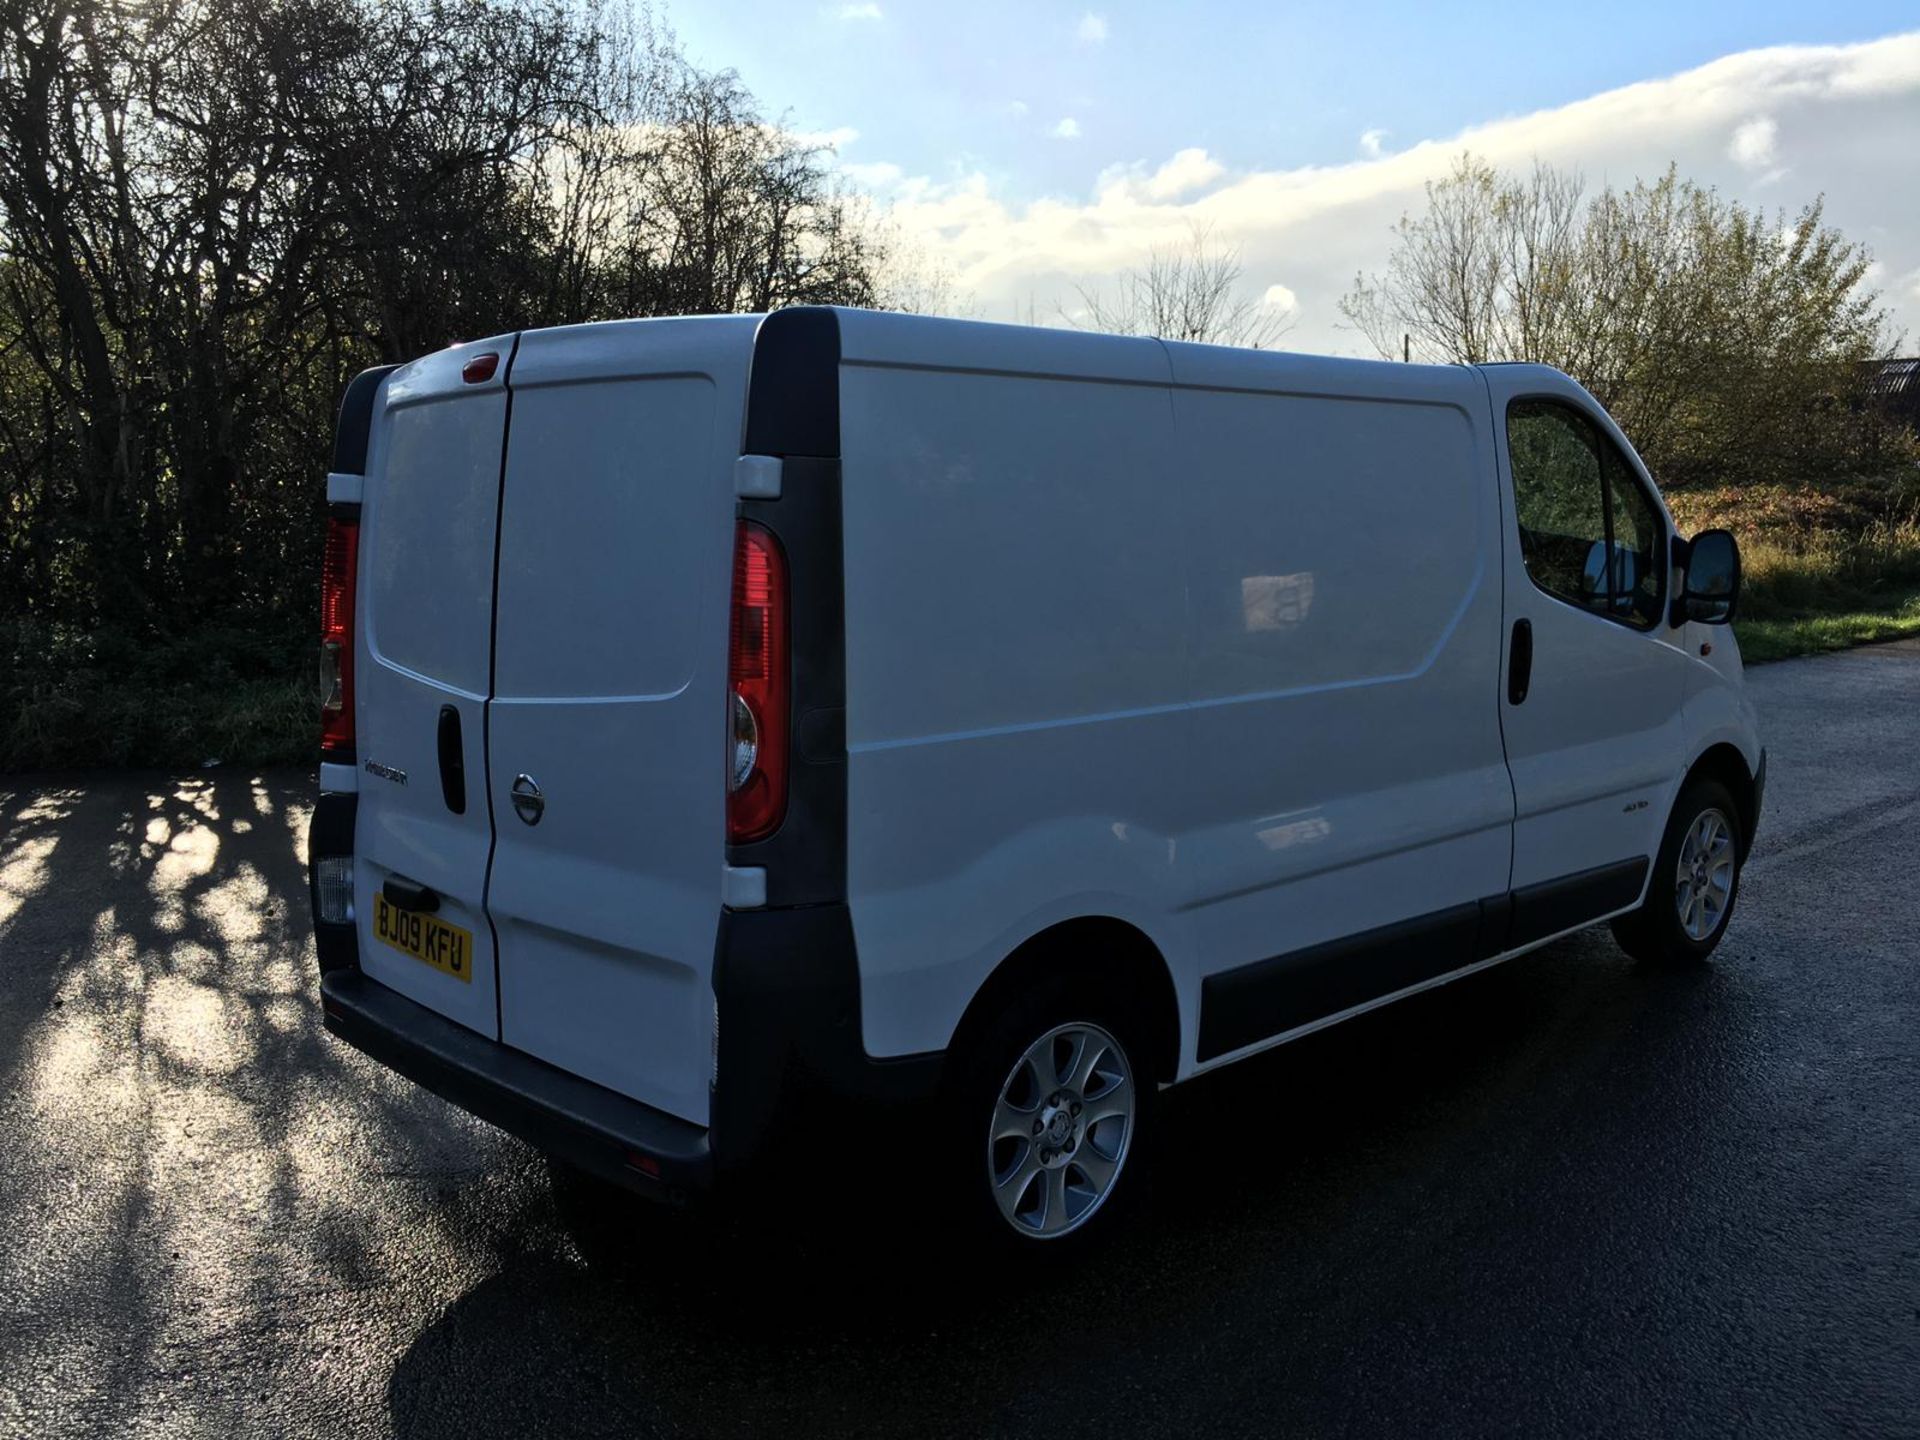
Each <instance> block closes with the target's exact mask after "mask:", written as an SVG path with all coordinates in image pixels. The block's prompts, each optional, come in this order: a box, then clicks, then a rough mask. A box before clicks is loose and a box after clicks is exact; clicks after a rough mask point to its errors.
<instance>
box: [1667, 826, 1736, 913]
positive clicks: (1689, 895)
mask: <svg viewBox="0 0 1920 1440" xmlns="http://www.w3.org/2000/svg"><path fill="white" fill-rule="evenodd" d="M1737 858H1738V857H1737V856H1736V854H1735V848H1734V842H1733V826H1732V824H1731V823H1730V822H1729V821H1728V819H1727V817H1726V816H1725V815H1723V814H1722V813H1721V812H1720V811H1719V810H1717V809H1711V808H1710V809H1706V810H1702V811H1701V812H1700V813H1699V815H1697V816H1695V817H1694V821H1693V824H1692V825H1690V826H1688V827H1687V838H1686V839H1685V840H1683V841H1682V842H1681V844H1680V860H1679V864H1678V865H1677V866H1676V867H1675V872H1674V886H1673V903H1674V909H1675V910H1676V911H1677V912H1678V913H1679V920H1680V928H1681V929H1682V930H1684V931H1685V932H1686V934H1687V938H1688V939H1690V940H1694V941H1704V940H1708V939H1711V938H1712V936H1713V935H1714V933H1715V932H1716V931H1718V930H1719V928H1720V925H1721V922H1722V921H1724V920H1725V919H1726V916H1727V906H1728V905H1729V904H1731V903H1732V901H1733V882H1734V872H1735V865H1736V862H1737Z"/></svg>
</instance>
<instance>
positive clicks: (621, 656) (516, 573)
mask: <svg viewBox="0 0 1920 1440" xmlns="http://www.w3.org/2000/svg"><path fill="white" fill-rule="evenodd" d="M755 323H756V322H755V320H754V319H753V318H751V317H741V318H737V319H736V318H731V317H729V318H724V319H722V318H703V319H696V320H642V321H622V322H615V323H610V324H604V325H590V326H580V327H574V328H570V329H565V330H555V331H546V332H529V333H527V334H525V335H523V336H522V337H521V341H520V348H519V351H518V354H517V355H516V356H515V359H514V365H513V373H512V376H511V386H512V392H513V423H512V427H511V430H512V433H511V435H510V436H509V438H508V442H507V465H506V482H505V489H504V491H503V494H502V499H501V517H502V518H501V532H500V561H499V586H498V604H499V611H498V615H499V620H498V627H497V637H496V649H495V670H494V700H493V702H492V706H491V710H490V716H489V727H490V735H489V742H488V743H489V753H490V766H489V773H490V776H491V780H490V784H491V791H492V793H491V799H492V806H493V814H494V823H495V826H496V830H497V838H496V843H495V850H494V858H493V878H492V881H491V884H490V886H489V889H488V908H489V913H490V914H491V916H492V919H493V923H494V926H495V929H496V933H497V935H498V937H499V945H500V1004H501V1038H502V1039H503V1040H504V1041H505V1042H506V1043H507V1044H508V1045H511V1046H513V1047H514V1048H516V1049H519V1050H523V1051H525V1052H527V1053H529V1054H531V1055H535V1056H537V1057H539V1058H540V1059H543V1060H546V1061H549V1062H550V1063H552V1064H554V1065H557V1066H559V1067H561V1068H562V1069H565V1070H568V1071H571V1072H573V1073H574V1074H577V1075H580V1076H583V1077H585V1078H586V1079H589V1080H592V1081H595V1082H597V1083H599V1084H601V1085H605V1086H607V1087H609V1088H610V1089H613V1090H617V1091H619V1092H620V1093H621V1094H623V1095H628V1096H631V1097H632V1098H634V1099H636V1100H639V1101H642V1102H643V1103H645V1104H648V1105H652V1106H654V1107H656V1108H658V1109H661V1110H665V1111H667V1112H668V1113H670V1114H673V1115H677V1116H680V1117H681V1118H683V1119H686V1120H690V1121H693V1122H695V1123H700V1124H704V1123H706V1122H707V1118H708V1115H707V1112H708V1089H709V1085H710V1082H711V1078H712V1074H713V1055H714V1048H713V1047H714V998H713V987H712V978H711V977H712V965H713V949H714V939H715V933H716V928H717V925H718V922H719V915H720V908H721V872H722V868H723V866H724V864H725V858H726V851H725V823H726V816H725V804H726V772H725V758H724V757H725V744H726V718H727V706H726V665H727V616H728V603H729V594H730V583H731V573H732V555H733V525H734V495H733V468H734V462H735V460H736V459H737V458H738V455H739V450H740V434H741V421H742V411H743V406H744V400H745V393H746V375H747V364H748V360H749V357H750V355H751V351H752V344H753V333H754V325H755ZM516 786H517V788H518V793H517V794H516Z"/></svg>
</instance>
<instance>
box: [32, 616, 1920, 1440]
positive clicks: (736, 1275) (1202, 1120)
mask: <svg viewBox="0 0 1920 1440" xmlns="http://www.w3.org/2000/svg"><path fill="white" fill-rule="evenodd" d="M1752 685H1753V689H1754V692H1755V695H1756V698H1757V701H1758V704H1759V705H1760V708H1761V712H1762V721H1763V724H1764V726H1765V732H1766V738H1767V742H1768V744H1769V746H1770V749H1771V753H1772V757H1773V758H1772V764H1771V769H1772V775H1771V780H1770V789H1769V794H1768V797H1767V816H1766V820H1765V824H1764V827H1763V830H1762V833H1761V839H1760V843H1759V846H1758V849H1757V851H1756V853H1755V856H1754V858H1753V861H1752V864H1751V865H1750V867H1749V869H1748V872H1747V876H1746V880H1745V887H1744V889H1743V892H1742V896H1741V903H1740V909H1739V911H1738V913H1737V914H1736V916H1735V919H1734V923H1733V928H1732V931H1731V932H1730V934H1729V936H1728V939H1727V941H1726V943H1725V944H1724V945H1722V947H1721V950H1720V953H1719V957H1718V960H1717V963H1715V964H1714V965H1712V966H1711V967H1709V968H1703V969H1698V970H1695V971H1691V972H1672V971H1649V970H1644V969H1641V968H1638V967H1636V966H1635V965H1633V964H1632V963H1630V962H1629V961H1628V960H1627V959H1626V958H1625V957H1624V956H1623V955H1622V954H1621V953H1620V952H1619V951H1618V950H1617V949H1616V948H1615V947H1614V946H1613V944H1612V942H1611V939H1610V938H1609V936H1608V935H1607V933H1606V931H1605V930H1604V929H1602V930H1599V931H1593V932H1589V933H1587V934H1584V935H1581V936H1578V937H1575V938H1573V939H1571V940H1568V941H1565V942H1561V943H1558V944H1556V945H1554V946H1552V947H1550V948H1549V949H1547V950H1544V951H1542V952H1540V953H1539V954H1537V955H1535V956H1533V957H1530V958H1528V959H1526V960H1523V961H1521V962H1518V963H1516V964H1513V965H1508V966H1503V967H1499V968H1497V969H1495V970H1493V971H1490V972H1487V973H1486V974H1484V975H1481V976H1478V977H1475V978H1472V979H1470V980H1468V981H1465V982H1462V983H1460V984H1458V985H1454V986H1450V987H1447V988H1444V989H1442V990H1439V991H1436V992H1433V993H1431V994H1428V995H1424V996H1420V997H1417V998H1415V999H1413V1000H1411V1001H1408V1002H1406V1003H1404V1004H1401V1005H1398V1006H1394V1007H1391V1008H1389V1009H1388V1010H1386V1011H1382V1012H1378V1013H1376V1014H1374V1015H1371V1016H1368V1017H1364V1018H1362V1019H1360V1020H1358V1021H1355V1022H1353V1023H1350V1024H1348V1025H1345V1026H1341V1027H1337V1028H1335V1029H1334V1030H1331V1031H1327V1032H1324V1033H1322V1034H1320V1035H1317V1036H1314V1037H1311V1038H1309V1039H1308V1040H1306V1041H1303V1042H1301V1043H1299V1044H1297V1045H1294V1046H1291V1047H1288V1048H1286V1049H1284V1050H1281V1051H1279V1052H1276V1053H1274V1054H1272V1055H1270V1056H1267V1057H1264V1058H1262V1059H1260V1060H1257V1061H1254V1062H1251V1063H1249V1064H1247V1065H1243V1066H1240V1067H1236V1068H1235V1069H1234V1070H1233V1071H1230V1072H1227V1073H1224V1074H1221V1075H1219V1076H1217V1077H1212V1078H1209V1079H1206V1080H1202V1081H1199V1082H1196V1083H1195V1084H1193V1085H1191V1086H1187V1087H1183V1088H1182V1089H1180V1090H1179V1091H1177V1092H1174V1094H1173V1095H1172V1096H1170V1097H1169V1101H1168V1106H1167V1109H1168V1112H1169V1113H1168V1116H1167V1125H1166V1144H1165V1145H1164V1146H1163V1149H1162V1154H1161V1157H1160V1159H1161V1166H1160V1171H1159V1178H1158V1181H1157V1183H1156V1186H1155V1190H1154V1194H1153V1203H1152V1205H1151V1207H1150V1208H1149V1211H1148V1213H1147V1215H1146V1216H1145V1217H1144V1219H1143V1221H1142V1223H1141V1224H1140V1225H1139V1226H1138V1227H1137V1228H1136V1229H1135V1230H1134V1231H1133V1233H1131V1234H1130V1235H1128V1236H1127V1237H1126V1243H1125V1244H1123V1245H1121V1246H1119V1247H1117V1248H1115V1249H1113V1250H1112V1251H1110V1252H1108V1253H1106V1254H1104V1255H1102V1256H1100V1257H1098V1258H1096V1259H1095V1261H1094V1262H1093V1263H1091V1264H1090V1265H1088V1266H1087V1267H1085V1268H1084V1269H1081V1270H1076V1271H1072V1272H1068V1273H1064V1274H1061V1273H1049V1274H1040V1275H1035V1276H1031V1277H1008V1278H1005V1279H998V1278H991V1277H984V1276H981V1275H979V1274H976V1273H971V1272H962V1273H959V1274H955V1273H951V1272H946V1271H942V1270H941V1269H940V1267H939V1265H938V1264H937V1263H924V1264H923V1263H921V1262H923V1261H926V1260H927V1258H928V1257H927V1256H926V1255H924V1254H916V1253H915V1245H914V1242H913V1240H912V1239H911V1238H910V1235H908V1234H907V1233H905V1232H902V1231H900V1230H899V1229H898V1227H893V1228H887V1227H882V1228H881V1229H880V1230H879V1231H878V1232H877V1238H874V1239H872V1240H865V1239H862V1238H860V1232H859V1231H857V1230H856V1231H853V1232H852V1236H851V1238H849V1234H848V1232H847V1231H845V1230H844V1229H838V1230H836V1229H833V1228H831V1227H829V1229H828V1232H827V1233H828V1234H829V1235H830V1236H833V1237H837V1238H829V1239H824V1240H819V1241H818V1242H815V1241H814V1240H813V1239H812V1237H811V1229H812V1222H811V1221H807V1220H805V1219H804V1218H803V1219H802V1220H801V1221H796V1222H795V1223H794V1224H793V1226H792V1227H791V1233H788V1234H784V1235H781V1234H776V1235H774V1236H773V1237H772V1238H771V1239H766V1238H762V1239H758V1240H757V1241H755V1240H753V1239H748V1238H742V1239H740V1240H739V1242H738V1243H737V1244H736V1243H734V1242H733V1241H731V1240H729V1239H727V1238H726V1237H725V1236H724V1234H723V1235H721V1236H719V1237H716V1236H715V1235H713V1234H712V1233H709V1232H700V1233H699V1234H698V1235H697V1236H696V1237H694V1238H692V1239H689V1240H687V1241H686V1243H684V1244H683V1243H682V1237H681V1236H680V1233H679V1231H678V1230H677V1229H676V1228H674V1227H667V1226H662V1225H658V1224H655V1223H654V1222H655V1221H656V1220H657V1219H658V1217H657V1216H654V1215H652V1214H649V1213H642V1214H639V1215H627V1216H625V1217H623V1218H622V1217H617V1218H618V1219H619V1223H618V1224H616V1226H615V1227H614V1229H613V1231H612V1234H611V1235H610V1234H609V1231H608V1229H607V1227H605V1226H603V1227H601V1228H600V1229H598V1230H593V1229H588V1230H585V1231H581V1230H580V1227H578V1226H575V1227H574V1229H573V1230H570V1229H569V1228H568V1227H567V1226H565V1225H563V1224H562V1223H561V1219H560V1212H559V1211H558V1209H557V1208H556V1200H555V1193H554V1188H553V1186H552V1184H551V1183H550V1180H549V1176H548V1173H547V1171H546V1169H545V1167H544V1166H543V1165H542V1164H541V1163H540V1161H539V1160H538V1158H537V1157H536V1156H534V1155H533V1154H532V1153H531V1152H530V1151H528V1150H527V1149H526V1148H525V1147H523V1146H521V1145H520V1144H518V1143H517V1142H515V1141H512V1140H510V1139H508V1138H506V1137H505V1136H503V1135H501V1134H499V1133H498V1132H495V1131H493V1130H490V1129H489V1128H487V1127H486V1126H484V1125H481V1124H480V1123H478V1122H476V1121H473V1120H470V1119H468V1118H467V1117H465V1116H464V1115H462V1114H460V1113H459V1112H457V1111H454V1110H452V1109H450V1108H448V1107H447V1106H445V1105H443V1104H442V1103H440V1102H439V1101H437V1100H435V1099H434V1098H433V1097H431V1096H429V1095H426V1094H424V1093H423V1092H420V1091H417V1090H415V1089H414V1088H413V1087H411V1086H410V1085H409V1084H408V1083H407V1082H405V1081H403V1080H400V1079H399V1078H397V1077H395V1076H392V1075H390V1074H387V1073H385V1072H383V1071H382V1070H380V1069H379V1068H378V1067H376V1066H374V1065H373V1064H371V1063H369V1062H367V1061H365V1060H363V1059H361V1058H360V1057H359V1056H357V1055H356V1054H354V1053H352V1052H350V1051H348V1050H346V1049H344V1048H343V1047H341V1046H339V1045H338V1044H336V1043H335V1042H333V1041H332V1040H330V1039H329V1038H328V1037H327V1036H326V1035H325V1034H324V1033H323V1032H322V1031H321V1029H320V1027H319V1024H318V1017H317V1007H316V1004H315V1000H314V976H313V972H312V969H311V959H310V946H309V941H308V937H307V932H306V923H305V911H306V891H305V884H304V880H303V872H302V868H301V863H300V860H299V844H300V839H301V837H302V835H303V832H304V828H305V820H306V811H307V806H308V803H309V799H310V794H311V780H310V778H309V777H306V776H301V775H298V774H268V775H264V776H256V775H252V774H247V773H244V772H236V771H232V770H224V769H222V770H212V771H207V772H202V773H197V774H190V775H186V776H184V777H182V776H150V775H148V776H140V775H135V776H128V775H86V776H75V777H59V776H53V777H31V778H24V779H22V778H15V779H11V780H9V779H5V778H0V1237H4V1239H0V1434H22V1435H25V1434H61V1435H73V1436H115V1437H119V1436H126V1435H221V1436H225V1435H237V1434H268V1433H278V1434H290V1435H315V1436H322V1435H324V1436H342V1435H385V1434H390V1433H391V1434H399V1435H405V1436H415V1435H446V1436H459V1437H465V1440H473V1437H481V1436H491V1435H503V1436H505V1435H512V1436H520V1435H528V1434H533V1433H539V1432H543V1431H551V1432H553V1433H577V1434H601V1433H605V1434H616V1433H617V1434H639V1435H647V1434H661V1435H679V1434H685V1435H732V1434H756V1433H776V1434H784V1435H798V1434H808V1433H820V1432H826V1433H836V1434H838V1433H866V1434H890V1435H908V1434H932V1435H966V1436H972V1435H983V1434H1005V1435H1047V1436H1049V1437H1063V1436H1072V1435H1099V1436H1103V1437H1112V1436H1117V1435H1130V1434H1209V1435H1232V1434H1246V1435H1273V1434H1279V1433H1288V1432H1292V1433H1315V1434H1320V1433H1352V1434H1395V1435H1406V1434H1436V1433H1449V1432H1463V1433H1474V1434H1484V1435H1497V1434H1505V1435H1528V1436H1537V1435H1544V1434H1606V1435H1627V1434H1640V1435H1675V1434H1729V1435H1730V1434H1739V1435H1743V1436H1758V1435H1818V1434H1841V1433H1847V1434H1874V1435H1894V1434H1905V1435H1915V1434H1920V972H1917V971H1916V960H1917V959H1920V881H1916V879H1915V876H1914V873H1913V872H1914V870H1915V868H1916V861H1920V645H1915V644H1903V645H1893V646H1883V647H1878V648H1874V649H1867V650H1860V651H1855V652H1852V653H1850V654H1845V655H1838V656H1831V657H1826V658H1820V659H1812V660H1803V661H1794V662H1789V663H1786V664H1781V665H1775V666H1770V667H1766V668H1764V669H1759V670H1756V671H1754V672H1753V675H1752ZM776 1183H777V1184H779V1185H780V1186H781V1187H783V1189H782V1193H783V1194H789V1195H792V1196H795V1197H805V1196H808V1195H810V1194H812V1193H814V1192H815V1191H816V1190H817V1189H818V1188H819V1187H818V1186H817V1185H816V1184H815V1183H814V1181H813V1178H812V1177H811V1176H810V1175H809V1173H808V1171H807V1168H806V1167H805V1166H804V1165H801V1166H796V1167H794V1168H793V1169H791V1170H788V1171H785V1172H783V1173H782V1175H781V1176H779V1177H778V1178H777V1182H776ZM863 1193H865V1194H867V1195H868V1196H869V1197H870V1198H871V1200H872V1202H874V1203H875V1204H876V1205H878V1206H879V1207H881V1208H886V1209H891V1210H896V1211H901V1212H910V1207H911V1203H912V1198H913V1197H912V1192H911V1189H910V1187H908V1186H906V1185H905V1184H903V1183H902V1182H901V1180H900V1178H899V1177H897V1176H895V1175H893V1174H890V1173H888V1172H887V1171H886V1169H885V1167H884V1165H883V1164H880V1163H877V1164H876V1169H875V1173H874V1174H873V1176H872V1177H871V1186H870V1187H867V1188H866V1189H865V1190H864V1192H863ZM796 1208H797V1213H798V1214H800V1215H801V1216H802V1217H805V1216H806V1215H807V1214H808V1213H809V1212H808V1210H807V1208H806V1206H805V1205H801V1206H798V1207H796ZM569 1213H571V1212H569ZM626 1227H630V1229H631V1239H632V1245H631V1251H630V1254H631V1257H632V1258H631V1263H629V1264H627V1265H625V1266H617V1267H616V1266H613V1265H610V1264H609V1263H607V1260H606V1256H605V1253H604V1247H605V1245H606V1243H607V1241H608V1240H609V1239H610V1238H611V1239H618V1238H620V1237H621V1236H622V1235H623V1234H625V1233H626ZM576 1232H578V1233H582V1234H585V1235H587V1236H588V1238H589V1240H590V1242H592V1243H590V1244H589V1245H588V1246H587V1247H586V1249H585V1251H584V1252H583V1250H582V1248H581V1247H580V1246H579V1245H577V1244H576V1242H575V1239H574V1238H573V1237H574V1234H575V1233H576ZM754 1234H755V1235H757V1234H758V1232H754ZM934 1248H935V1249H936V1250H937V1248H938V1247H937V1243H936V1245H935V1247H934Z"/></svg>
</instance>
